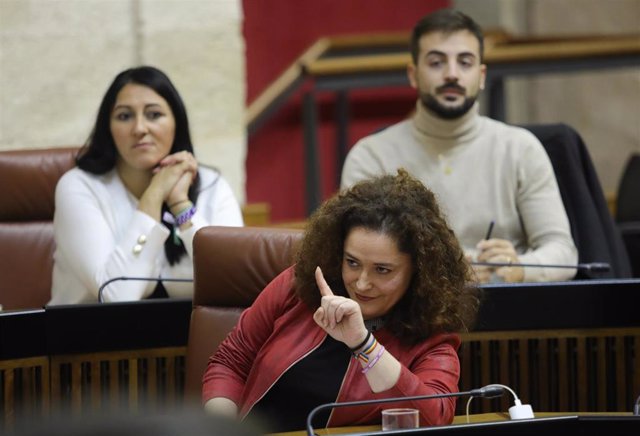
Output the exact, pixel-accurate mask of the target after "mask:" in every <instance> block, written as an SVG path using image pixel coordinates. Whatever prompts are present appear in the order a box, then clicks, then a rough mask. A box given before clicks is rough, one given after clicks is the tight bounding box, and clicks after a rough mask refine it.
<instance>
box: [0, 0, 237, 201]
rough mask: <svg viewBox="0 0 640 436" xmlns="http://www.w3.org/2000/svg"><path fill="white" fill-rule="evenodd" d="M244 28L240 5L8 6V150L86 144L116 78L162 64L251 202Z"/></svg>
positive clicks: (141, 0)
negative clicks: (247, 179) (247, 170)
mask: <svg viewBox="0 0 640 436" xmlns="http://www.w3.org/2000/svg"><path fill="white" fill-rule="evenodd" d="M241 30H242V2H241V0H0V149H21V148H45V147H52V146H64V145H81V144H83V143H84V142H85V140H86V139H87V136H88V135H89V133H90V130H91V127H92V123H93V122H94V119H95V115H96V112H97V109H98V105H99V103H100V100H101V98H102V96H103V94H104V92H105V91H106V89H107V87H108V85H109V84H110V83H111V81H112V80H113V77H114V76H115V75H116V74H117V73H119V72H120V71H122V70H124V69H126V68H129V67H131V66H136V65H142V64H149V65H154V66H156V67H158V68H160V69H161V70H163V71H164V72H165V73H167V74H168V75H169V77H170V78H171V79H172V81H173V82H174V84H175V85H176V87H177V88H178V90H179V92H180V93H181V95H182V97H183V99H184V101H185V104H186V106H187V111H188V114H189V122H190V126H191V133H192V139H193V142H194V144H195V147H196V155H197V157H198V159H199V160H200V161H202V162H204V163H207V164H210V165H214V166H216V167H218V168H219V169H221V171H222V173H223V174H224V176H225V177H226V178H227V179H228V180H229V182H230V183H231V185H232V187H233V189H234V191H235V193H236V195H237V196H238V199H239V200H240V201H241V202H244V198H245V189H244V183H245V173H244V171H245V170H244V168H245V166H244V162H245V155H246V137H245V126H244V107H245V80H244V76H245V70H244V42H243V38H242V32H241Z"/></svg>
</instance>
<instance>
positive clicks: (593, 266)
mask: <svg viewBox="0 0 640 436" xmlns="http://www.w3.org/2000/svg"><path fill="white" fill-rule="evenodd" d="M469 263H471V265H477V266H494V267H503V266H507V267H509V266H512V267H524V268H526V267H530V268H566V269H579V270H585V271H589V272H608V271H609V270H610V269H611V266H610V265H609V264H608V263H604V262H593V263H578V264H576V265H555V264H549V265H545V264H536V263H517V262H469Z"/></svg>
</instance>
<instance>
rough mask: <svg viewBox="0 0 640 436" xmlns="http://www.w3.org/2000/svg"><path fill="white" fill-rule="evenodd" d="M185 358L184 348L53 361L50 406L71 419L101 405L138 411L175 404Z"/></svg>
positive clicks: (72, 356)
mask: <svg viewBox="0 0 640 436" xmlns="http://www.w3.org/2000/svg"><path fill="white" fill-rule="evenodd" d="M185 354H186V347H172V348H158V349H147V350H131V351H114V352H100V353H88V354H72V355H61V356H52V357H51V371H52V374H55V377H54V376H52V380H51V381H52V386H51V391H52V402H53V403H54V404H55V405H56V408H57V409H58V410H65V409H67V407H69V410H70V411H71V413H72V414H73V415H76V416H78V415H82V414H84V413H86V412H87V411H89V410H96V408H99V407H103V406H104V405H107V407H109V408H111V410H118V409H120V408H124V409H127V410H129V411H138V410H156V409H158V408H160V407H165V406H166V407H170V406H172V405H176V404H179V402H180V401H181V398H182V395H183V380H184V364H183V363H182V362H183V361H184V356H185ZM158 361H163V362H164V365H163V368H162V370H161V371H158ZM65 374H68V376H65ZM53 383H56V385H53ZM158 386H162V389H158Z"/></svg>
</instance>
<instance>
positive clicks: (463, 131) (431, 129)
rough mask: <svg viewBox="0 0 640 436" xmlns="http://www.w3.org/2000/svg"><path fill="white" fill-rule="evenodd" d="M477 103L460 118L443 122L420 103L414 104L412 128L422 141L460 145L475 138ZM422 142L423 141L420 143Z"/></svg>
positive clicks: (478, 121)
mask: <svg viewBox="0 0 640 436" xmlns="http://www.w3.org/2000/svg"><path fill="white" fill-rule="evenodd" d="M478 111H479V110H478V102H476V103H475V104H474V105H473V107H472V108H471V109H469V111H468V112H467V113H466V114H464V115H463V116H462V117H460V118H456V119H454V120H445V119H442V118H439V117H437V116H435V115H434V114H432V113H431V112H429V111H428V110H427V109H426V108H425V107H424V105H423V104H422V102H421V101H420V100H418V101H417V102H416V112H415V115H414V116H413V126H414V128H415V130H416V133H417V134H418V135H419V136H422V137H423V138H422V139H424V140H429V141H430V142H431V141H437V142H439V143H443V144H449V143H451V144H454V143H455V144H460V143H465V142H467V141H470V140H472V139H473V138H475V136H476V134H477V131H478V129H479V128H480V116H479V115H478ZM421 142H424V141H421Z"/></svg>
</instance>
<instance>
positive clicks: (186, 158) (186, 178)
mask: <svg viewBox="0 0 640 436" xmlns="http://www.w3.org/2000/svg"><path fill="white" fill-rule="evenodd" d="M176 164H186V165H184V166H185V171H184V173H183V174H182V177H180V178H179V179H178V181H177V182H176V184H175V185H174V187H173V189H172V190H171V192H170V193H169V196H168V198H167V204H174V203H177V202H179V201H180V200H184V199H186V198H188V196H189V195H188V194H189V187H190V186H191V183H193V180H194V179H195V178H196V176H197V174H198V161H196V158H195V157H194V156H193V155H192V154H191V153H189V152H188V151H180V152H178V153H174V154H170V155H169V156H166V157H165V158H164V159H162V160H161V161H160V163H159V164H158V168H157V169H156V171H160V169H162V168H165V167H168V166H172V165H176Z"/></svg>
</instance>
